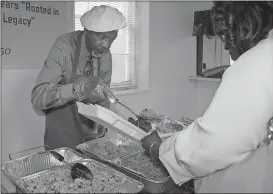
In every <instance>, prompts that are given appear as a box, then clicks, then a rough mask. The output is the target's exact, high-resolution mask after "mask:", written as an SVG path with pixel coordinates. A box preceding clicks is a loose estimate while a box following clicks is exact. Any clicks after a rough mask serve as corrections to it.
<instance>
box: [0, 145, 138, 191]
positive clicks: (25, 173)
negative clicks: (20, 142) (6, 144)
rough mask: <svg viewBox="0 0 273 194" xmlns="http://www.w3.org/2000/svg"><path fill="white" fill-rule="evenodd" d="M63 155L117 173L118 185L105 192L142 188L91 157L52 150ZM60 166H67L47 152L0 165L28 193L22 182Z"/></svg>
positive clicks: (68, 151) (71, 151) (74, 160)
mask: <svg viewBox="0 0 273 194" xmlns="http://www.w3.org/2000/svg"><path fill="white" fill-rule="evenodd" d="M54 151H56V152H58V153H60V154H61V155H62V156H64V158H65V160H66V161H67V162H68V163H75V162H82V163H92V164H93V165H96V167H97V168H100V169H105V170H107V171H109V172H110V171H111V172H112V173H116V174H118V176H119V177H121V178H122V179H123V180H127V181H123V182H122V183H121V184H119V185H118V187H113V188H111V189H110V190H108V191H107V192H123V191H124V192H127V193H128V192H129V193H135V192H139V191H140V190H142V189H143V184H142V183H141V182H138V181H135V180H133V179H132V178H129V177H127V176H126V175H124V174H122V173H120V172H117V171H116V170H115V169H111V167H109V166H106V165H103V164H100V163H99V162H97V161H94V160H92V159H86V158H85V156H83V155H81V154H79V153H78V152H75V151H74V150H72V149H69V148H59V149H56V150H54ZM61 168H68V166H67V165H64V163H62V162H59V161H58V160H57V159H56V158H54V156H52V155H51V154H50V153H48V152H45V151H44V152H39V153H36V154H31V155H28V156H25V157H22V158H18V159H16V160H11V161H8V162H6V163H4V164H3V165H2V168H1V170H2V172H3V173H4V174H5V175H6V176H7V177H8V178H9V179H10V180H11V182H12V183H13V184H14V185H15V186H16V188H17V190H19V192H22V193H29V190H28V189H27V188H26V187H25V184H23V182H25V181H27V180H30V179H33V180H34V179H35V178H38V177H39V176H42V175H45V174H49V173H51V172H54V171H57V170H58V169H59V170H60V169H61Z"/></svg>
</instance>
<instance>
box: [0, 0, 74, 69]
mask: <svg viewBox="0 0 273 194" xmlns="http://www.w3.org/2000/svg"><path fill="white" fill-rule="evenodd" d="M72 14H73V13H70V15H71V16H69V13H67V2H65V1H56V2H53V1H51V2H50V1H41V2H40V1H1V20H2V21H1V27H2V33H1V39H2V45H1V57H2V67H3V68H19V69H21V68H30V69H36V68H41V67H42V65H43V63H44V60H45V59H46V57H47V55H48V52H49V50H50V49H51V47H52V44H53V42H54V41H55V40H56V38H57V37H58V36H60V35H61V34H64V33H66V32H68V26H69V24H68V22H73V15H72Z"/></svg>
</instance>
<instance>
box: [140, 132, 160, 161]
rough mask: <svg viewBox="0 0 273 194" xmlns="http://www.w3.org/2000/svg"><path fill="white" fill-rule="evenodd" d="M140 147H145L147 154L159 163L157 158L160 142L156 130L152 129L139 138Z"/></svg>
mask: <svg viewBox="0 0 273 194" xmlns="http://www.w3.org/2000/svg"><path fill="white" fill-rule="evenodd" d="M141 143H142V147H143V148H144V149H145V151H146V153H147V154H148V156H149V157H150V158H151V159H152V160H154V161H155V162H156V163H160V164H161V162H160V160H159V147H160V145H161V143H162V140H161V138H160V137H159V135H158V133H157V131H153V132H152V133H151V134H150V135H148V136H146V137H144V138H143V139H142V140H141Z"/></svg>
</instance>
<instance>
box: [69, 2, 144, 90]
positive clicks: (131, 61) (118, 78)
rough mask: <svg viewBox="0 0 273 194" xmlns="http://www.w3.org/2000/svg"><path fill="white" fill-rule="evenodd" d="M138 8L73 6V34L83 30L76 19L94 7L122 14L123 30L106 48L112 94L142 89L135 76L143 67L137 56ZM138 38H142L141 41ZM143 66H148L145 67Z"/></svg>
mask: <svg viewBox="0 0 273 194" xmlns="http://www.w3.org/2000/svg"><path fill="white" fill-rule="evenodd" d="M138 4H139V3H137V2H130V1H129V2H119V1H117V2H116V1H113V2H111V1H104V2H102V1H100V2H93V1H85V2H79V1H76V2H75V10H74V11H75V30H83V27H82V25H81V22H80V17H81V16H82V15H83V14H84V13H85V12H86V11H88V10H90V9H91V8H92V7H94V6H98V5H110V6H112V7H115V8H117V9H118V10H119V11H120V12H122V13H123V15H124V16H125V18H126V22H127V25H126V27H125V28H123V29H121V30H119V32H118V37H117V39H116V40H115V41H114V42H113V44H112V46H111V48H110V50H111V53H112V59H113V70H112V71H113V72H112V81H111V88H113V89H115V90H128V89H134V88H135V89H136V88H139V87H140V86H141V85H143V84H141V83H140V82H141V80H140V77H139V74H140V72H141V71H142V70H141V69H140V68H141V67H143V65H144V64H142V65H141V64H139V63H141V62H143V61H142V60H141V59H140V57H139V56H141V53H140V52H139V50H140V48H141V47H143V46H142V45H141V42H143V40H144V39H145V38H144V37H143V33H142V32H141V29H143V28H141V26H142V27H145V26H143V25H138V24H142V23H141V20H143V19H142V18H143V11H142V12H140V10H141V9H140V5H138ZM142 31H143V30H142ZM144 34H145V33H144ZM146 34H147V33H146ZM140 35H142V37H141V38H140ZM143 38H144V39H143ZM145 65H147V66H148V64H145ZM146 68H147V67H146ZM142 69H143V68H142ZM147 73H148V72H147ZM141 79H142V77H141ZM144 80H145V79H144Z"/></svg>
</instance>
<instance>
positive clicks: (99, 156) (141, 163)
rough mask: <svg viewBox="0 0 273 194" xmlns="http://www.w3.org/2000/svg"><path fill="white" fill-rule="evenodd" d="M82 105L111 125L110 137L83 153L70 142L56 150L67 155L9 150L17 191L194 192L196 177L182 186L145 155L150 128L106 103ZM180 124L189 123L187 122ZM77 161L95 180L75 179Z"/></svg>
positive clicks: (7, 168)
mask: <svg viewBox="0 0 273 194" xmlns="http://www.w3.org/2000/svg"><path fill="white" fill-rule="evenodd" d="M77 105H78V111H79V113H80V114H82V115H83V116H86V117H88V118H90V119H92V120H94V121H96V122H98V123H100V124H101V125H103V126H105V127H107V128H108V132H107V134H106V136H105V137H103V138H98V139H95V140H92V141H86V142H83V143H82V144H80V145H78V146H77V149H78V150H80V151H81V152H82V153H83V154H80V153H78V152H76V151H74V150H72V149H70V148H65V147H64V148H59V149H55V150H53V151H55V152H57V153H58V154H60V155H61V157H63V158H62V160H60V158H57V157H56V155H54V154H52V153H51V152H49V151H40V152H36V153H34V154H30V155H27V156H24V157H20V158H17V159H14V158H12V156H14V155H10V161H8V162H6V163H4V164H3V165H2V168H1V170H2V172H3V174H4V175H5V176H6V177H7V178H8V179H9V180H10V181H11V182H12V183H13V184H14V186H15V187H16V190H17V192H18V193H58V192H59V193H193V192H194V189H193V185H192V182H187V183H186V184H184V185H182V186H180V187H178V186H177V185H175V183H174V182H173V180H172V179H171V177H170V176H169V174H168V172H167V171H166V170H165V168H162V167H161V166H157V165H156V164H155V163H153V161H152V160H151V159H150V158H149V157H147V156H146V155H145V152H144V150H143V148H142V146H141V143H140V141H139V140H140V139H141V138H142V137H144V136H145V135H147V133H146V132H144V131H143V130H142V129H140V128H139V127H138V126H136V125H134V124H132V122H129V121H127V120H125V119H123V118H122V117H120V116H119V115H116V114H115V113H113V112H112V111H110V110H108V109H105V108H103V107H101V106H98V105H85V104H82V103H77ZM177 124H180V126H183V127H186V126H187V124H186V123H183V122H180V123H179V122H178V121H177V123H176V125H177ZM183 127H182V128H183ZM159 134H161V136H162V138H164V137H167V136H168V133H159ZM169 135H170V134H169ZM33 150H35V149H33ZM67 163H68V164H67ZM76 163H80V164H83V165H84V166H86V167H87V168H88V169H89V170H90V171H91V172H92V175H93V177H92V180H87V179H81V178H78V179H75V180H74V179H73V178H71V177H73V175H72V171H71V166H73V165H74V166H75V164H76ZM72 168H73V167H72ZM1 186H2V185H1Z"/></svg>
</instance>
